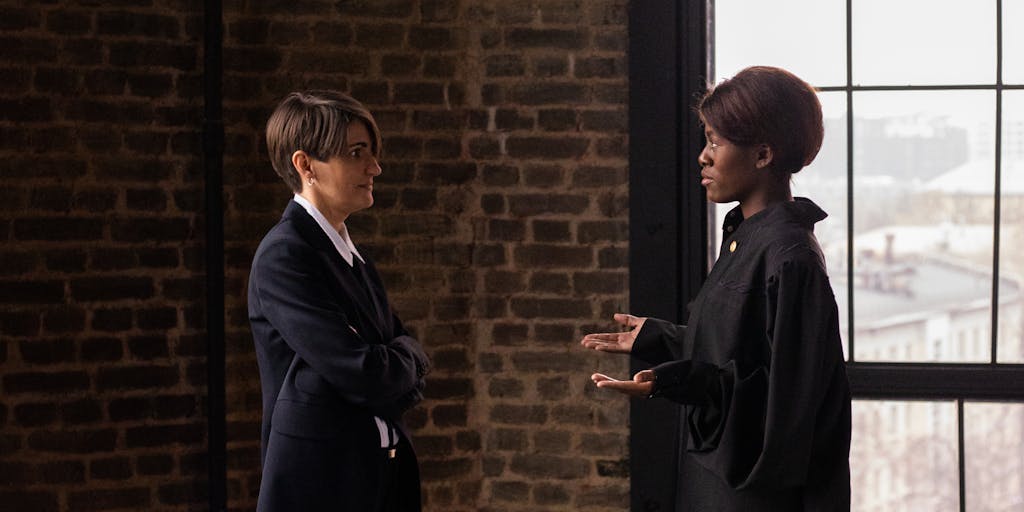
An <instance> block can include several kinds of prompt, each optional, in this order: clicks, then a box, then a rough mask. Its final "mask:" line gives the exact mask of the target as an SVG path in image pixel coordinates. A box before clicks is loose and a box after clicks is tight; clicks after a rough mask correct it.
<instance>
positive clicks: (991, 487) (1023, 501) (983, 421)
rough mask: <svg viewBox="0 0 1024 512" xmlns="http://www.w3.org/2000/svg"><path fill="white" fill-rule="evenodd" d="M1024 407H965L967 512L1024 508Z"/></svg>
mask: <svg viewBox="0 0 1024 512" xmlns="http://www.w3.org/2000/svg"><path fill="white" fill-rule="evenodd" d="M1022 441H1024V404H1006V403H965V404H964V469H965V475H964V476H965V479H966V481H965V486H966V493H965V498H966V502H967V510H992V511H995V510H1006V511H1009V510H1022V509H1024V451H1022V450H1021V449H1020V446H1021V442H1022Z"/></svg>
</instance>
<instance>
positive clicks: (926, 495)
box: [850, 400, 960, 512]
mask: <svg viewBox="0 0 1024 512" xmlns="http://www.w3.org/2000/svg"><path fill="white" fill-rule="evenodd" d="M958 471H959V462H958V459H957V422H956V403H954V402H894V401H893V402H889V401H884V402H883V401H865V400H855V401H854V402H853V439H852V444H851V446H850V486H851V491H852V498H853V503H852V507H851V508H852V510H854V511H864V512H869V511H870V512H874V511H878V510H885V511H887V512H899V511H906V512H917V511H921V510H928V511H934V512H942V511H951V512H953V511H957V510H959V508H960V491H959V488H960V485H959V483H958V480H959V475H958Z"/></svg>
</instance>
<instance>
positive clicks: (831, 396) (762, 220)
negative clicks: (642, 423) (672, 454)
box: [632, 198, 850, 512]
mask: <svg viewBox="0 0 1024 512" xmlns="http://www.w3.org/2000/svg"><path fill="white" fill-rule="evenodd" d="M825 216H826V214H825V212H823V211H822V210H821V209H820V208H818V206H817V205H815V204H814V203H813V202H811V201H810V200H807V199H803V198H797V199H796V200H795V201H792V202H784V203H779V204H775V205H772V206H770V207H768V208H766V209H765V210H762V211H761V212H758V213H757V214H754V215H752V216H751V217H750V218H749V219H746V220H744V219H743V218H742V217H743V216H742V213H741V211H740V209H739V208H738V207H737V208H735V209H734V210H732V211H731V212H729V214H728V215H727V216H726V218H725V222H724V225H723V242H722V249H721V255H720V257H719V259H718V261H717V262H716V263H715V265H714V268H712V270H711V273H710V274H709V275H708V279H707V281H706V282H705V283H704V286H703V287H702V288H701V290H700V292H699V293H698V294H697V297H696V298H695V299H694V301H693V302H692V303H691V305H690V316H689V320H688V322H687V325H686V326H680V325H675V324H672V323H669V322H665V321H662V320H657V319H648V320H647V322H646V323H645V324H644V326H643V328H642V329H641V331H640V333H639V335H638V336H637V339H636V342H635V344H634V346H633V352H632V353H633V355H634V356H636V357H638V358H640V359H641V360H644V361H646V362H648V363H651V364H653V365H656V366H654V368H653V370H654V371H655V374H656V376H657V377H656V380H655V387H654V392H653V396H661V397H664V398H667V399H669V400H673V401H675V402H678V403H680V404H683V406H684V410H683V416H682V420H681V428H680V430H681V432H680V435H681V436H682V437H681V439H680V441H681V442H680V455H679V473H680V475H679V483H678V489H677V493H676V502H677V503H676V511H677V512H680V511H690V510H693V511H697V510H700V511H704V510H714V511H733V510H735V511H746V512H751V511H762V510H763V511H801V510H806V511H837V510H840V511H842V510H849V508H850V466H849V453H850V392H849V385H848V383H847V378H846V371H845V366H844V361H843V350H842V346H841V341H840V338H839V319H838V312H837V307H836V302H835V296H834V295H833V292H832V288H831V286H830V285H829V281H828V275H827V273H826V270H825V262H824V257H823V256H822V253H821V248H820V247H819V245H818V242H817V240H816V239H815V237H814V234H813V228H814V223H816V222H817V221H819V220H821V219H823V218H825Z"/></svg>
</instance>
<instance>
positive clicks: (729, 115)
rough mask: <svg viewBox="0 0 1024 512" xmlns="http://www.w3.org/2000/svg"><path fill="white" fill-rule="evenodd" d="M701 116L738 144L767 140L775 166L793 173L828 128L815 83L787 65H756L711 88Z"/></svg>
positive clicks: (813, 153) (809, 159)
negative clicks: (825, 127) (777, 66)
mask: <svg viewBox="0 0 1024 512" xmlns="http://www.w3.org/2000/svg"><path fill="white" fill-rule="evenodd" d="M697 113H698V114H700V117H701V121H702V122H703V123H704V124H705V125H707V126H711V127H712V128H714V130H715V131H716V132H717V133H718V135H720V136H722V137H723V138H725V139H726V140H728V141H729V142H732V143H733V144H738V145H753V144H767V145H768V147H770V148H772V154H773V158H772V168H773V169H775V170H778V171H784V172H788V173H795V172H797V171H799V170H800V169H802V168H803V167H804V166H806V165H808V164H810V163H811V162H812V161H813V160H814V157H815V156H817V154H818V150H819V149H821V140H822V138H823V137H824V134H825V130H824V127H823V126H822V120H821V103H820V102H819V101H818V96H817V94H815V92H814V88H813V87H811V86H810V85H808V84H807V82H804V81H803V80H801V79H800V78H798V77H797V76H796V75H794V74H793V73H790V72H789V71H786V70H784V69H779V68H773V67H769V66H752V67H749V68H746V69H744V70H742V71H740V72H739V73H737V74H736V76H734V77H732V78H729V79H726V80H724V81H722V82H721V83H720V84H718V85H717V86H714V87H712V88H711V89H709V90H708V92H707V93H706V94H705V95H704V97H703V98H701V100H700V103H699V104H698V105H697Z"/></svg>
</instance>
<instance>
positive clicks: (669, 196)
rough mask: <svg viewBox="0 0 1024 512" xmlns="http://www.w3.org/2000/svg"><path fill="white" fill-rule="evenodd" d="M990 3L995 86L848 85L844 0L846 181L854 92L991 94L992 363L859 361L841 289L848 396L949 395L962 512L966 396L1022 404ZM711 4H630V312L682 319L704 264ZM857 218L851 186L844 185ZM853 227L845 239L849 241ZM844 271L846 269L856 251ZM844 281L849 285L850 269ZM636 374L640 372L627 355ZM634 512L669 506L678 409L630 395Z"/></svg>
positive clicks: (694, 0) (698, 0)
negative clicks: (1004, 237)
mask: <svg viewBox="0 0 1024 512" xmlns="http://www.w3.org/2000/svg"><path fill="white" fill-rule="evenodd" d="M992 1H995V2H996V6H997V7H996V23H997V34H996V36H997V47H996V52H997V62H998V64H997V71H996V83H995V84H985V85H942V86H932V85H928V86H854V85H853V83H852V58H851V57H852V55H851V52H852V39H851V38H852V27H851V23H852V21H851V18H852V17H851V12H852V7H851V6H852V0H846V32H847V34H846V52H847V55H846V61H847V66H846V75H847V76H846V80H847V83H846V85H845V86H836V87H822V88H820V90H821V91H841V92H845V93H846V101H847V112H848V114H850V115H847V183H848V184H850V183H852V182H853V180H852V178H853V165H854V162H853V142H854V141H853V115H852V113H853V108H852V107H853V105H852V101H853V93H854V92H859V91H896V90H900V91H903V90H905V91H915V90H964V89H972V90H976V89H981V90H994V91H995V93H996V125H995V126H996V131H995V139H996V147H995V192H994V194H995V217H994V226H993V228H994V230H995V233H994V244H995V245H994V252H993V272H994V273H995V275H994V278H993V286H992V298H993V302H992V303H993V305H994V306H993V308H992V325H993V328H992V339H991V343H992V346H991V360H990V361H989V362H988V363H923V362H921V363H917V362H914V363H888V362H860V361H856V360H855V358H854V349H853V348H854V342H855V340H854V339H853V328H854V325H853V307H854V301H853V293H854V290H853V287H852V286H851V287H847V293H848V304H849V305H850V309H849V311H848V312H847V314H848V315H849V319H850V321H849V322H848V327H849V329H850V330H849V333H848V338H847V340H848V344H849V349H850V350H849V360H848V362H847V373H848V375H849V379H850V387H851V391H852V393H853V397H854V399H855V400H901V401H903V400H926V401H955V402H956V405H957V425H958V427H957V438H958V445H959V446H958V459H959V470H958V471H959V487H960V488H959V495H960V510H961V511H963V510H965V492H964V491H965V489H964V485H965V478H964V452H963V450H964V416H963V410H964V403H965V402H967V401H995V402H1018V403H1020V402H1024V364H1011V363H998V362H997V354H998V352H997V350H998V332H999V330H998V329H997V328H996V326H998V307H995V305H997V304H999V302H998V282H999V275H998V272H999V234H1000V220H1001V219H1000V207H1001V205H1000V198H1001V190H1000V181H1001V179H1000V171H1001V158H1002V155H1001V143H1002V141H1001V138H1002V133H1001V128H1002V126H1001V125H1002V119H1001V116H1002V91H1003V90H1010V89H1024V86H1022V85H1005V84H1003V83H1002V39H1003V38H1002V0H992ZM713 4H714V0H672V1H668V2H630V4H629V63H630V64H629V136H630V139H629V140H630V148H629V169H630V180H629V186H630V192H629V196H630V249H629V254H630V267H629V270H630V278H629V286H630V304H631V306H630V307H631V311H632V312H633V313H634V314H637V315H642V316H655V317H659V318H663V319H666V320H671V321H675V322H677V323H684V322H685V309H686V304H687V303H688V302H689V301H690V300H692V298H693V297H694V296H695V295H696V293H697V291H698V290H699V288H700V285H701V283H702V282H703V280H704V278H705V276H706V275H707V271H708V257H707V243H708V236H709V233H708V227H707V226H708V204H707V201H706V199H705V196H704V191H703V189H702V188H701V186H700V182H699V179H698V173H697V172H696V161H697V155H698V154H699V153H700V151H701V149H702V148H703V146H704V135H703V133H702V131H701V129H700V126H699V123H698V119H697V117H696V115H695V113H694V112H693V109H692V106H693V102H694V100H695V99H696V98H697V97H698V96H699V95H700V94H701V93H703V92H704V89H705V87H706V81H705V77H707V76H709V75H712V73H711V71H712V70H711V66H710V63H711V60H712V55H713V54H712V52H713V48H712V47H711V43H712V41H713V25H712V23H711V20H712V19H713V17H712V12H713ZM847 194H848V197H847V208H848V211H847V214H848V218H849V219H853V207H854V203H853V188H852V187H851V186H848V189H847ZM852 233H853V230H852V229H849V228H848V229H847V237H848V239H847V243H848V246H849V247H852V246H853V240H852V237H853V234H852ZM848 253H850V255H848V258H850V261H848V264H847V266H846V267H847V272H849V273H850V274H852V272H853V264H852V263H853V262H852V251H848ZM847 277H848V282H851V283H852V282H853V279H852V275H848V276H847ZM631 366H632V368H631V369H632V370H633V371H638V370H639V369H642V368H644V367H645V366H644V364H643V363H642V362H640V361H633V363H632V365H631ZM630 420H631V436H630V471H631V473H630V475H631V489H632V490H631V509H632V510H638V511H639V510H673V508H674V502H675V486H676V485H675V481H676V476H677V463H678V460H677V459H678V457H677V451H678V442H679V440H678V439H676V433H677V431H678V422H679V407H677V406H674V405H673V404H671V403H668V402H665V401H658V400H645V399H634V400H633V401H632V402H631V410H630Z"/></svg>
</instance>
